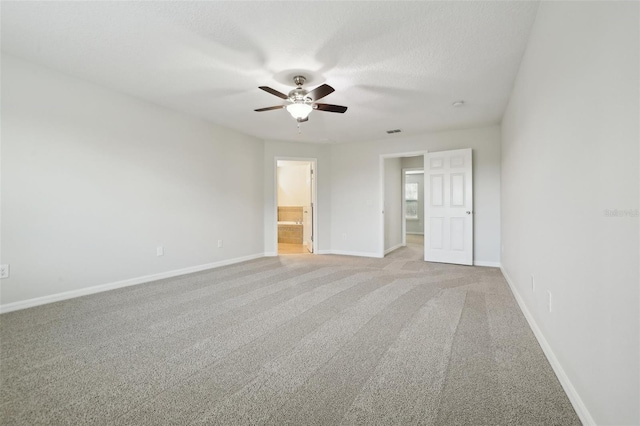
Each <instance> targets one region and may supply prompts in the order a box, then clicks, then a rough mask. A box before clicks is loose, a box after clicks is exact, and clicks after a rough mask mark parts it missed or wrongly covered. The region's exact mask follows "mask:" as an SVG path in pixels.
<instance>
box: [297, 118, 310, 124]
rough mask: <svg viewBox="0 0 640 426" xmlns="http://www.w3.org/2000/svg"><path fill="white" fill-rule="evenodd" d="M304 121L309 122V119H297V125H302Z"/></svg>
mask: <svg viewBox="0 0 640 426" xmlns="http://www.w3.org/2000/svg"><path fill="white" fill-rule="evenodd" d="M305 121H309V117H307V118H298V123H304V122H305Z"/></svg>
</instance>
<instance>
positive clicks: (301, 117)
mask: <svg viewBox="0 0 640 426" xmlns="http://www.w3.org/2000/svg"><path fill="white" fill-rule="evenodd" d="M306 80H307V79H306V78H305V77H303V76H301V75H297V76H295V77H293V83H294V84H295V85H296V88H295V89H293V90H292V91H290V92H289V94H288V95H285V94H284V93H280V92H278V91H277V90H275V89H272V88H271V87H267V86H260V89H262V90H264V91H265V92H267V93H271V94H272V95H275V96H277V97H279V98H282V99H284V100H286V101H289V103H288V104H286V105H276V106H272V107H266V108H259V109H256V110H254V111H256V112H262V111H272V110H276V109H282V108H286V109H287V111H288V112H289V114H291V116H292V117H293V118H295V119H296V120H297V121H298V123H302V122H305V121H308V120H309V114H310V113H311V111H313V110H314V109H317V110H318V111H327V112H337V113H340V114H343V113H344V112H345V111H346V110H347V107H346V106H341V105H330V104H321V103H317V102H316V101H317V100H318V99H322V98H324V97H325V96H327V95H328V94H330V93H332V92H333V91H334V89H333V87H331V86H329V85H328V84H323V85H321V86H318V87H316V88H315V89H313V90H312V91H310V92H309V91H307V90H305V89H303V88H302V85H303V84H304V82H305V81H306Z"/></svg>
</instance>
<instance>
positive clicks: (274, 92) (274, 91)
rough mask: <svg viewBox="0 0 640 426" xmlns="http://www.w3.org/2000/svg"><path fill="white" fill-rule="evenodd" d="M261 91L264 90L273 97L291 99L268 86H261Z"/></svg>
mask: <svg viewBox="0 0 640 426" xmlns="http://www.w3.org/2000/svg"><path fill="white" fill-rule="evenodd" d="M259 89H262V90H264V91H265V92H267V93H271V94H272V95H276V96H277V97H279V98H282V99H289V97H288V96H287V95H285V94H284V93H280V92H278V91H277V90H276V89H272V88H271V87H267V86H260V87H259Z"/></svg>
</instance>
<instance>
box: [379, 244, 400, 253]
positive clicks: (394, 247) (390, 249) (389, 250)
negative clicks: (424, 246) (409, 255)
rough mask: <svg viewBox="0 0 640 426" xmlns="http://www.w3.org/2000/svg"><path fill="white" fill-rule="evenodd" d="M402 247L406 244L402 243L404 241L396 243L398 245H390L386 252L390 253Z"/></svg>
mask: <svg viewBox="0 0 640 426" xmlns="http://www.w3.org/2000/svg"><path fill="white" fill-rule="evenodd" d="M400 247H404V246H403V245H402V243H400V244H396V245H395V246H393V247H389V248H388V249H386V250H385V251H384V254H389V253H391V252H392V251H394V250H398V249H399V248H400Z"/></svg>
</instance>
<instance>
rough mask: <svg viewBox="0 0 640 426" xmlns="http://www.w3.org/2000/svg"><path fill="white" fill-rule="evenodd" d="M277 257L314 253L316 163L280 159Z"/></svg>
mask: <svg viewBox="0 0 640 426" xmlns="http://www.w3.org/2000/svg"><path fill="white" fill-rule="evenodd" d="M276 169H277V170H276V187H277V193H276V197H277V199H276V201H277V203H276V205H277V209H278V212H277V221H278V255H282V254H308V253H313V251H314V219H315V218H314V216H315V215H314V210H315V202H314V195H315V194H314V172H315V170H314V169H315V162H314V161H307V160H277V163H276Z"/></svg>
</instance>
